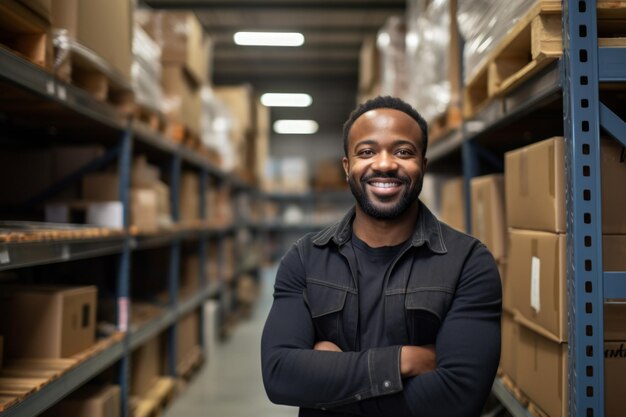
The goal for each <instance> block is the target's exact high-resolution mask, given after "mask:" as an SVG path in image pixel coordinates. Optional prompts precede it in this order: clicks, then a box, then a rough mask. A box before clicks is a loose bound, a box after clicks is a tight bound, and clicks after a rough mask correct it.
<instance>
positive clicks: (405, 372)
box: [400, 345, 437, 378]
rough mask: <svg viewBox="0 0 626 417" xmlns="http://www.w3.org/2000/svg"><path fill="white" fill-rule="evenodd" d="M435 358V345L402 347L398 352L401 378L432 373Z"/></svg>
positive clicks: (434, 366)
mask: <svg viewBox="0 0 626 417" xmlns="http://www.w3.org/2000/svg"><path fill="white" fill-rule="evenodd" d="M436 362H437V357H436V355H435V345H424V346H402V350H401V351H400V374H402V377H403V378H408V377H411V376H418V375H421V374H423V373H425V372H430V371H434V370H435V368H436V364H437V363H436Z"/></svg>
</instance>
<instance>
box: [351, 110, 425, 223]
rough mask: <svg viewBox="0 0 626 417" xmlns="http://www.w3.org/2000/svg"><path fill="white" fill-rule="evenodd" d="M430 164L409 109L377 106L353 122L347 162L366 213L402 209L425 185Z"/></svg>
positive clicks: (379, 215)
mask: <svg viewBox="0 0 626 417" xmlns="http://www.w3.org/2000/svg"><path fill="white" fill-rule="evenodd" d="M425 165H426V159H425V158H423V157H422V133H421V130H420V127H419V125H418V124H417V122H416V121H415V120H413V118H412V117H411V116H409V115H408V114H406V113H404V112H402V111H399V110H394V109H375V110H370V111H368V112H366V113H364V114H363V115H361V116H360V117H359V118H358V119H357V120H356V121H355V122H354V124H353V125H352V128H351V129H350V134H349V136H348V156H347V157H346V158H343V167H344V170H345V171H346V175H347V176H348V182H349V184H350V189H351V190H352V194H353V195H354V197H355V198H356V200H357V203H358V204H359V206H360V207H361V208H362V210H363V211H364V212H365V213H366V214H367V215H369V216H371V217H373V218H375V219H381V220H382V219H393V218H396V217H398V216H400V215H401V214H403V213H404V212H405V211H406V210H407V209H408V208H409V207H410V206H411V204H413V203H415V202H416V200H417V197H418V196H419V194H420V192H421V190H422V183H423V179H424V168H425Z"/></svg>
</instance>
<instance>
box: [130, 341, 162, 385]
mask: <svg viewBox="0 0 626 417" xmlns="http://www.w3.org/2000/svg"><path fill="white" fill-rule="evenodd" d="M163 357H164V356H163V349H162V344H161V338H160V337H159V336H157V337H154V338H152V339H150V340H148V341H147V342H146V343H144V344H143V345H141V346H139V347H138V348H137V349H136V350H135V351H134V352H133V353H132V355H131V361H130V372H131V374H130V395H132V396H138V397H143V396H144V395H145V394H146V393H147V392H148V391H150V389H151V388H152V387H153V386H154V384H156V382H157V380H158V378H159V376H161V375H162V372H161V364H162V363H163Z"/></svg>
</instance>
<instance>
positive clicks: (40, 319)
mask: <svg viewBox="0 0 626 417" xmlns="http://www.w3.org/2000/svg"><path fill="white" fill-rule="evenodd" d="M97 292H98V290H97V289H96V287H93V286H87V287H64V286H19V287H3V288H1V289H0V334H2V335H4V338H5V340H4V342H5V346H4V349H5V351H6V355H7V357H12V358H68V357H71V356H72V355H74V354H76V353H79V352H81V351H83V350H85V349H87V348H88V347H90V346H91V345H93V344H94V343H95V339H96V306H97ZM18 318H19V319H18Z"/></svg>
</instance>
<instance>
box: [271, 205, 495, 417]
mask: <svg viewBox="0 0 626 417" xmlns="http://www.w3.org/2000/svg"><path fill="white" fill-rule="evenodd" d="M353 217H354V209H352V210H351V211H350V212H349V213H348V214H347V215H346V216H345V217H344V218H343V219H342V220H341V221H340V222H338V223H337V224H335V225H333V226H331V227H329V228H327V229H325V230H323V231H321V232H319V233H317V234H313V233H312V234H308V235H306V236H304V237H303V238H301V239H300V240H298V242H296V244H295V245H294V246H293V247H292V248H291V250H290V251H289V252H288V253H287V254H286V255H285V256H284V257H283V259H282V260H281V264H280V267H279V270H278V273H277V277H276V284H275V292H274V304H273V306H272V309H271V311H270V314H269V317H268V319H267V322H266V325H265V329H264V331H263V340H262V346H261V354H262V368H263V380H264V384H265V389H266V391H267V393H268V396H269V398H270V399H271V400H272V401H273V402H276V403H280V404H287V405H294V406H299V407H301V412H300V415H301V416H329V415H342V413H343V414H357V415H363V416H390V417H391V416H393V417H396V416H404V415H406V416H425V417H430V416H478V415H479V414H480V410H481V408H482V405H483V403H484V401H485V398H486V396H487V394H488V393H489V390H490V388H491V384H492V383H493V379H494V376H495V372H496V369H497V366H498V362H499V357H500V313H501V285H500V278H499V273H498V269H497V267H496V263H495V262H494V260H493V257H492V256H491V254H490V253H489V251H488V250H487V249H486V248H485V246H484V245H483V244H482V243H480V242H479V241H478V240H476V239H475V238H473V237H471V236H468V235H465V234H463V233H460V232H458V231H456V230H454V229H452V228H450V227H449V226H447V225H445V224H443V223H441V222H439V221H438V220H437V219H436V218H435V216H434V215H433V214H432V213H431V212H430V211H429V210H428V208H426V206H425V205H423V204H421V205H420V210H419V216H418V220H417V223H416V225H415V230H414V233H413V237H412V238H411V245H408V246H407V248H406V249H405V250H404V252H403V253H402V255H401V256H400V257H399V258H398V260H397V262H396V263H395V264H394V265H392V267H391V268H390V269H389V273H388V274H387V276H385V277H384V278H383V279H384V280H385V284H384V288H385V290H384V294H381V297H385V307H384V310H385V327H386V331H387V333H388V334H387V336H388V338H389V340H392V341H393V342H394V344H393V345H392V346H381V347H378V348H374V349H369V350H366V351H360V349H359V346H358V339H359V338H358V329H359V326H366V325H367V323H358V317H359V314H358V308H359V307H358V287H357V277H356V275H355V274H356V270H357V269H356V259H354V256H355V255H354V252H353V251H352V250H348V249H349V245H346V242H348V241H349V240H350V238H351V236H352V230H351V228H352V220H353ZM320 340H329V341H331V342H333V343H335V344H337V345H338V346H339V347H340V348H341V349H342V351H343V352H342V353H337V352H320V351H314V350H312V347H313V345H314V344H315V342H317V341H320ZM432 343H434V344H435V345H436V355H437V369H436V370H435V371H433V372H428V373H425V374H422V375H420V376H417V377H413V378H407V379H404V380H402V378H401V376H400V368H399V360H400V347H401V346H402V345H423V344H432Z"/></svg>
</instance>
